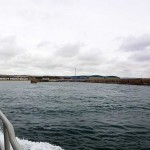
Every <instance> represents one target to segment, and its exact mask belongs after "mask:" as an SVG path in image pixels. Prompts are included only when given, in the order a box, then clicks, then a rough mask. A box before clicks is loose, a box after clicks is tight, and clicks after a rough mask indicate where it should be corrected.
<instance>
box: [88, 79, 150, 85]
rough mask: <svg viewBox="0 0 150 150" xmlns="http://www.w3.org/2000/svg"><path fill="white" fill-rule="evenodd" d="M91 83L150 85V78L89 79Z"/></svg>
mask: <svg viewBox="0 0 150 150" xmlns="http://www.w3.org/2000/svg"><path fill="white" fill-rule="evenodd" d="M86 82H91V83H108V84H129V85H150V78H133V79H132V78H131V79H87V80H86Z"/></svg>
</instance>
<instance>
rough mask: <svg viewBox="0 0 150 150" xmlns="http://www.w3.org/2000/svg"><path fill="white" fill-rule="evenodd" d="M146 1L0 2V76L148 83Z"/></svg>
mask: <svg viewBox="0 0 150 150" xmlns="http://www.w3.org/2000/svg"><path fill="white" fill-rule="evenodd" d="M149 64H150V0H0V74H11V75H75V68H76V74H77V75H116V76H119V77H142V78H148V77H150V65H149Z"/></svg>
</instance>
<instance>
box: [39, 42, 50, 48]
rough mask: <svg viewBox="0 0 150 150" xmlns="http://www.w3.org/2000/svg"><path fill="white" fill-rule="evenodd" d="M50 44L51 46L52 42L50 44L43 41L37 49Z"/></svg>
mask: <svg viewBox="0 0 150 150" xmlns="http://www.w3.org/2000/svg"><path fill="white" fill-rule="evenodd" d="M49 44H50V42H48V41H42V42H40V43H38V44H37V48H40V47H44V46H47V45H49Z"/></svg>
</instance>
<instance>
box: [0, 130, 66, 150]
mask: <svg viewBox="0 0 150 150" xmlns="http://www.w3.org/2000/svg"><path fill="white" fill-rule="evenodd" d="M3 138H4V135H3V133H2V132H1V131H0V141H1V142H2V144H3V143H4V140H3ZM17 141H18V142H19V144H20V146H21V149H22V150H63V149H62V148H61V147H60V146H54V145H52V144H49V143H46V142H32V141H28V140H24V139H19V138H17ZM11 150H13V149H12V148H11Z"/></svg>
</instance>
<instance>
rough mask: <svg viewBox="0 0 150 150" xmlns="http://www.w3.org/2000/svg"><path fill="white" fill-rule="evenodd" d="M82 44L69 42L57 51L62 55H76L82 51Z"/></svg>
mask: <svg viewBox="0 0 150 150" xmlns="http://www.w3.org/2000/svg"><path fill="white" fill-rule="evenodd" d="M80 48H81V44H68V45H65V46H63V47H61V48H59V49H58V50H57V52H56V54H57V55H59V56H61V57H74V56H76V55H77V54H78V53H79V52H80Z"/></svg>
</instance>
